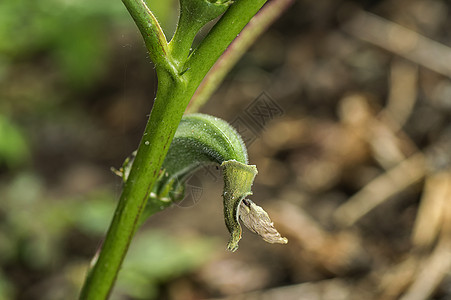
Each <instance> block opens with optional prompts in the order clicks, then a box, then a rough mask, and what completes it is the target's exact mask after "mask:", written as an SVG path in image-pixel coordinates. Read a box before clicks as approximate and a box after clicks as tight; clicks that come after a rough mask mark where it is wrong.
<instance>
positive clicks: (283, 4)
mask: <svg viewBox="0 0 451 300" xmlns="http://www.w3.org/2000/svg"><path fill="white" fill-rule="evenodd" d="M293 2H294V0H272V1H269V2H268V4H267V5H265V6H264V7H263V8H262V9H261V10H260V11H259V12H258V14H256V15H255V17H253V18H252V19H251V20H250V21H249V23H248V24H247V25H246V27H244V29H243V30H242V31H241V33H240V35H239V36H237V37H236V38H235V40H234V41H233V42H232V43H231V44H230V46H229V47H228V48H227V50H226V51H225V52H224V53H223V54H222V55H221V57H220V58H219V59H218V60H217V61H216V63H215V64H214V65H213V67H212V68H211V69H210V71H209V72H208V74H207V75H206V76H205V78H204V80H203V81H202V83H201V84H200V85H199V87H198V88H197V90H196V92H195V93H194V96H193V98H192V99H191V101H190V103H189V104H188V108H187V112H189V113H193V112H196V111H199V109H200V108H201V107H202V106H203V105H204V104H205V103H206V102H207V101H208V99H210V97H211V95H212V94H213V93H214V91H215V90H216V89H217V88H218V87H219V85H220V84H221V82H222V81H223V80H224V78H225V76H226V75H227V74H228V73H229V71H230V70H231V69H232V68H233V66H235V64H236V63H237V62H238V60H239V59H240V58H241V57H242V56H243V55H244V53H246V51H247V50H248V49H249V47H250V46H251V45H252V44H253V43H254V42H255V41H256V40H257V38H259V37H260V36H261V35H262V34H263V33H264V32H265V31H266V30H267V29H268V27H269V26H270V25H271V24H272V23H274V21H276V20H277V19H278V18H279V17H280V15H282V13H283V12H284V11H285V10H286V9H287V8H288V7H290V6H291V5H292V4H293Z"/></svg>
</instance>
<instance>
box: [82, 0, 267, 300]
mask: <svg viewBox="0 0 451 300" xmlns="http://www.w3.org/2000/svg"><path fill="white" fill-rule="evenodd" d="M122 1H123V2H124V4H125V6H126V7H127V9H128V10H129V12H130V14H131V15H132V17H133V19H134V20H135V22H136V24H137V26H138V28H139V29H140V31H141V34H142V35H143V38H144V41H145V43H146V46H147V48H148V50H149V55H150V57H151V59H152V60H153V62H154V64H155V65H156V70H157V75H158V91H157V97H156V99H155V104H154V107H153V109H152V112H151V114H150V118H149V121H148V123H147V126H146V129H145V131H144V134H143V138H142V140H141V142H140V145H139V148H138V151H137V155H136V158H135V163H134V164H133V167H132V169H131V171H130V175H129V179H128V180H127V182H126V184H125V185H124V189H123V191H122V195H121V197H120V200H119V204H118V206H117V209H116V212H115V214H114V217H113V220H112V222H111V225H110V227H109V229H108V232H107V235H106V238H105V241H104V243H103V246H102V249H101V250H100V253H99V256H98V259H97V260H96V261H94V262H93V264H94V265H93V267H92V269H91V270H90V271H89V273H88V276H87V278H86V281H85V284H84V286H83V289H82V293H81V296H80V299H94V300H97V299H107V298H108V295H109V294H110V292H111V289H112V287H113V285H114V282H115V279H116V277H117V274H118V272H119V269H120V266H121V264H122V261H123V259H124V257H125V255H126V253H127V250H128V247H129V245H130V242H131V239H132V238H133V235H134V234H135V232H136V230H137V228H138V224H139V219H140V216H141V214H142V211H143V209H144V207H145V206H146V203H147V200H148V197H149V194H150V192H151V190H152V188H153V186H154V184H155V181H156V179H157V176H158V172H159V171H160V168H161V165H162V163H163V160H164V158H165V155H166V153H167V151H168V149H169V145H170V144H171V142H172V138H173V136H174V133H175V131H176V129H177V126H178V124H179V122H180V120H181V118H182V115H183V112H184V111H185V109H186V106H187V105H188V102H189V100H190V99H191V97H192V95H193V94H194V92H195V90H196V89H197V87H198V85H199V83H200V82H201V81H202V79H203V77H204V76H205V75H206V73H207V72H208V70H209V69H210V68H211V66H212V65H213V64H214V63H215V61H216V60H217V58H218V57H219V56H220V55H221V54H222V53H223V52H224V50H225V49H226V48H227V46H228V45H229V44H230V43H231V42H232V41H233V39H234V38H235V37H236V36H237V34H238V33H239V32H240V31H241V30H242V29H243V27H244V26H245V25H246V23H247V22H248V21H249V20H250V19H251V18H252V16H253V15H255V13H256V12H257V11H258V10H259V9H260V7H261V6H262V5H263V4H264V3H265V0H239V1H237V2H235V3H234V4H233V5H231V7H230V8H229V9H228V11H227V12H226V13H225V14H224V16H223V17H222V18H221V20H220V21H219V22H218V23H217V24H216V26H215V27H214V28H213V30H212V31H210V33H209V34H208V35H207V37H206V40H207V41H205V40H204V42H202V43H201V45H200V46H199V48H198V49H197V50H196V51H195V52H194V53H193V55H191V59H190V60H189V63H188V64H185V66H188V68H189V69H188V71H187V72H185V74H184V75H179V72H177V71H176V69H175V67H174V66H175V65H174V63H173V61H172V58H171V55H170V53H168V52H167V51H168V47H167V42H166V39H165V38H164V35H163V34H162V31H161V29H160V27H159V25H158V23H157V21H156V19H155V18H154V16H153V15H152V13H151V12H150V10H149V9H148V8H147V6H146V4H145V3H144V2H143V1H142V0H122ZM223 19H224V20H223Z"/></svg>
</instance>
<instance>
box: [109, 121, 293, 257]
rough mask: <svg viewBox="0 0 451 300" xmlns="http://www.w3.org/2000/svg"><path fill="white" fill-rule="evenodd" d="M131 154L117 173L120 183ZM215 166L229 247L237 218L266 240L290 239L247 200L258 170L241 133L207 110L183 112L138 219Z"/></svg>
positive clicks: (237, 233)
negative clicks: (218, 171)
mask: <svg viewBox="0 0 451 300" xmlns="http://www.w3.org/2000/svg"><path fill="white" fill-rule="evenodd" d="M132 164H133V157H131V158H127V159H126V161H125V162H124V164H123V166H122V168H121V169H120V170H119V171H115V173H116V174H118V175H120V176H122V178H123V180H124V182H125V181H126V180H127V178H128V174H129V171H130V169H131V166H132ZM211 164H214V165H218V166H220V167H221V168H222V171H223V177H224V192H223V204H224V220H225V223H226V226H227V229H228V230H229V232H230V240H229V243H228V245H227V248H228V249H229V250H231V251H236V250H237V249H238V242H239V240H240V239H241V233H242V230H241V225H240V223H239V219H241V221H242V222H243V223H244V225H245V226H246V227H247V228H248V229H249V230H250V231H252V232H254V233H257V234H258V235H260V236H261V237H262V238H263V240H265V241H266V242H268V243H280V244H286V243H287V242H288V240H287V239H286V238H284V237H282V236H281V235H280V233H279V232H278V231H277V230H276V229H275V228H274V224H273V223H272V222H271V219H270V218H269V216H268V214H267V213H266V212H265V211H264V210H263V208H261V207H260V206H258V205H256V204H255V203H254V202H252V201H251V200H249V199H247V197H248V196H250V195H252V191H251V187H252V184H253V182H254V178H255V176H256V175H257V173H258V172H257V168H256V166H254V165H249V164H248V157H247V150H246V146H245V145H244V143H243V140H242V139H241V137H240V135H239V134H238V132H236V130H235V129H234V128H233V127H232V126H230V125H229V124H228V123H227V122H226V121H224V120H221V119H219V118H216V117H213V116H209V115H205V114H190V115H185V116H183V118H182V121H181V122H180V125H179V127H178V128H177V131H176V133H175V136H174V139H173V141H172V144H171V146H170V148H169V151H168V154H167V155H166V158H165V160H164V163H163V166H162V169H161V171H160V176H159V178H158V181H157V183H156V184H155V186H154V188H153V190H152V192H151V193H150V195H149V200H148V203H147V206H146V209H145V211H144V213H143V217H142V221H144V220H145V219H147V217H148V216H150V215H152V214H153V213H155V212H156V211H159V210H162V209H164V208H165V207H167V206H169V205H171V204H172V203H175V202H177V201H180V200H182V199H183V197H184V189H185V183H186V180H187V179H188V178H189V177H190V176H191V175H192V174H193V173H194V172H195V171H196V170H198V169H199V168H202V167H205V166H207V165H211Z"/></svg>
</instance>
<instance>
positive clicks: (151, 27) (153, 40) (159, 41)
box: [122, 0, 176, 74]
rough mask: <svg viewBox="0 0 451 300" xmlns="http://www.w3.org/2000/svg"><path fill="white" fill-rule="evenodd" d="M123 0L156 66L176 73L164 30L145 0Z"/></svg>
mask: <svg viewBox="0 0 451 300" xmlns="http://www.w3.org/2000/svg"><path fill="white" fill-rule="evenodd" d="M122 2H123V3H124V5H125V7H126V8H127V10H128V12H129V13H130V15H131V16H132V18H133V20H134V21H135V23H136V25H137V26H138V29H139V31H140V32H141V35H142V37H143V39H144V43H145V44H146V47H147V50H148V51H149V56H150V59H151V60H152V62H153V63H154V64H155V68H156V69H159V68H163V69H166V70H167V71H170V72H171V73H172V74H176V70H175V66H174V65H173V63H172V61H171V60H170V56H169V55H168V52H169V50H168V42H167V40H166V37H165V35H164V32H163V30H162V29H161V27H160V24H159V23H158V21H157V19H156V18H155V16H154V15H153V14H152V12H151V11H150V9H149V8H148V7H147V5H146V3H145V2H144V0H122ZM157 72H158V71H157Z"/></svg>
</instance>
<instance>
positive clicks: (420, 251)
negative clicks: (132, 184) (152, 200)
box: [0, 0, 451, 300]
mask: <svg viewBox="0 0 451 300" xmlns="http://www.w3.org/2000/svg"><path fill="white" fill-rule="evenodd" d="M149 6H150V7H151V8H152V9H153V10H155V12H156V14H157V16H158V19H159V20H160V21H161V22H162V23H163V27H164V29H165V31H166V34H167V36H170V35H171V33H172V32H173V30H174V24H175V22H176V12H177V10H176V7H177V5H176V3H175V2H174V1H168V2H164V1H156V0H154V1H149ZM450 7H451V6H450V4H449V2H448V1H444V0H443V1H440V0H434V1H426V0H411V1H407V0H398V1H394V0H391V1H390V0H385V1H344V0H343V1H332V0H327V1H309V0H303V1H301V0H299V1H297V2H295V3H294V5H293V6H292V7H291V8H290V9H288V11H287V12H286V13H285V14H284V15H283V16H282V17H281V18H280V19H279V20H278V21H277V22H276V23H275V24H274V25H273V26H272V27H271V28H270V30H268V31H267V32H266V33H265V34H264V35H263V36H262V37H261V38H260V39H259V40H258V41H257V43H256V44H255V45H254V46H253V47H252V48H251V49H250V51H249V52H248V53H247V54H245V55H244V57H243V58H242V59H241V60H240V62H239V63H238V64H237V66H236V67H235V68H234V69H233V70H232V72H231V73H230V74H229V75H228V77H227V78H226V80H225V82H224V83H223V84H222V85H221V87H220V88H219V90H218V91H217V92H216V93H215V94H214V96H213V97H212V98H211V100H210V101H209V102H208V103H207V105H206V106H205V107H203V108H202V110H201V112H205V113H209V114H212V115H215V116H218V117H221V118H223V119H225V120H227V121H229V122H231V123H232V124H234V125H236V126H240V128H239V129H240V131H241V132H242V133H243V135H244V136H245V138H246V139H247V141H248V146H249V157H250V162H251V163H252V164H256V165H257V167H258V170H259V175H258V176H257V177H256V182H255V184H254V188H253V190H254V195H253V196H252V197H251V199H252V200H253V201H254V202H256V203H257V204H259V205H261V206H263V207H264V208H265V209H266V210H267V211H268V212H269V214H270V216H271V217H272V219H273V221H274V223H275V225H276V227H277V228H278V229H279V231H280V232H281V233H282V235H283V236H286V237H287V238H288V239H289V243H288V244H287V245H270V244H266V243H265V242H263V241H262V240H261V239H260V238H259V237H257V236H255V235H254V234H252V233H250V232H249V231H247V230H245V231H244V234H243V239H242V241H241V242H240V248H239V250H238V251H237V252H236V253H230V252H227V251H226V243H227V240H228V232H227V229H226V227H225V225H224V221H223V218H222V199H221V197H220V195H221V191H222V182H221V177H220V176H221V175H220V174H219V171H217V170H216V169H215V168H212V169H208V170H202V171H200V172H199V173H197V174H196V175H195V176H194V177H193V178H192V180H190V182H189V187H188V194H187V198H186V199H185V200H184V201H183V202H182V203H180V204H178V205H174V206H173V207H171V208H169V209H167V210H166V211H164V212H161V213H159V214H157V215H155V216H154V217H153V218H152V219H151V220H150V221H149V222H148V223H147V224H146V226H145V228H143V229H142V230H141V231H140V232H139V233H138V234H137V236H136V240H135V241H134V243H133V246H132V249H130V252H129V255H128V257H127V260H126V262H125V264H124V267H123V270H122V272H121V274H120V276H119V280H118V284H117V286H116V288H115V290H114V294H113V296H112V299H176V300H179V299H180V300H182V299H205V298H215V299H216V298H218V299H219V298H227V299H324V300H328V299H333V300H337V299H403V300H414V299H415V300H417V299H418V300H420V299H451V273H450V270H451V238H450V234H451V202H450V196H451V173H450V170H449V162H450V153H451V151H450V150H451V131H450V130H451V128H450V127H449V120H450V112H451V81H450V77H451V48H450V46H451V34H450V33H451V31H450V28H451V17H450ZM155 89H156V78H155V74H154V70H153V66H152V64H151V63H150V61H149V59H148V57H147V54H146V51H145V48H144V45H143V43H142V41H141V38H140V36H139V34H138V32H137V30H136V28H135V25H134V24H133V22H132V20H131V18H130V17H129V16H128V14H127V12H126V10H125V8H124V7H123V5H122V3H121V2H120V1H107V0H98V1H76V2H71V1H61V0H42V1H35V2H31V3H28V2H26V1H15V0H6V1H2V2H0V299H1V300H3V299H48V300H52V299H75V298H77V295H78V291H79V289H80V287H81V284H82V281H83V279H84V275H85V272H86V268H87V264H88V263H89V260H90V259H91V257H92V256H93V254H94V253H95V251H96V249H97V247H98V246H99V243H100V241H101V239H102V237H103V236H104V234H105V232H106V229H107V226H108V224H109V222H110V219H111V216H112V214H113V211H114V207H115V204H116V201H117V199H118V197H119V195H120V191H121V181H120V178H117V177H116V176H115V175H113V174H112V173H111V172H110V170H109V168H110V167H111V166H115V167H119V166H120V165H121V163H122V161H123V159H124V158H125V157H126V156H127V155H129V154H130V153H131V152H132V151H133V150H134V149H135V148H136V147H137V145H138V142H139V140H140V135H141V134H142V132H143V129H144V126H145V123H146V121H147V117H148V113H146V112H150V109H151V106H152V99H153V97H154V94H155ZM268 105H269V106H268ZM271 108H273V109H271ZM240 122H241V123H240ZM207 171H208V172H207Z"/></svg>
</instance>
